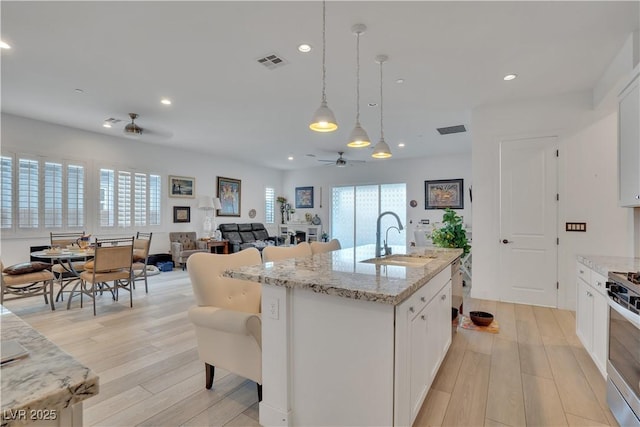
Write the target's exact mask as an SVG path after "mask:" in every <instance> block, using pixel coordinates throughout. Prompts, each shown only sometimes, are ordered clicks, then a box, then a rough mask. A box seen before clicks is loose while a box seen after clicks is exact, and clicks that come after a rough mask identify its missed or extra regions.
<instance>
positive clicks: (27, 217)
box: [18, 159, 40, 228]
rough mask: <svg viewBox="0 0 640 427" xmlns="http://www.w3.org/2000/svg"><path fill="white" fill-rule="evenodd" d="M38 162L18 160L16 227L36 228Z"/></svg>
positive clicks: (37, 225) (37, 212) (37, 224)
mask: <svg viewBox="0 0 640 427" xmlns="http://www.w3.org/2000/svg"><path fill="white" fill-rule="evenodd" d="M39 169H40V168H39V164H38V161H37V160H29V159H20V160H18V227H19V228H38V227H39V221H38V219H39V218H38V214H39V211H38V208H39V203H38V202H39V200H38V194H39V191H38V190H39V181H38V178H39Z"/></svg>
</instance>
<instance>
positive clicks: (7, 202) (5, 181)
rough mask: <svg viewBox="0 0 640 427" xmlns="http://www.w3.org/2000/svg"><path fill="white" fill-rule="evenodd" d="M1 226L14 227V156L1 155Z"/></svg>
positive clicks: (5, 227) (4, 227)
mask: <svg viewBox="0 0 640 427" xmlns="http://www.w3.org/2000/svg"><path fill="white" fill-rule="evenodd" d="M0 227H1V228H3V229H10V228H13V158H12V157H6V156H2V157H0Z"/></svg>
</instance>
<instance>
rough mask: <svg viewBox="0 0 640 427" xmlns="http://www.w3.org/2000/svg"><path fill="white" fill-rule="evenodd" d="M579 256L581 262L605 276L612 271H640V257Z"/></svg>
mask: <svg viewBox="0 0 640 427" xmlns="http://www.w3.org/2000/svg"><path fill="white" fill-rule="evenodd" d="M577 258H578V261H579V262H581V263H583V264H584V265H586V266H587V267H589V268H591V269H592V270H595V271H597V272H598V273H600V274H602V275H603V276H607V275H608V274H609V272H610V271H619V272H623V273H628V272H638V271H640V258H631V257H618V256H599V255H578V256H577Z"/></svg>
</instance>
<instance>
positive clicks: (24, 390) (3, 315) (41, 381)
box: [0, 305, 98, 427]
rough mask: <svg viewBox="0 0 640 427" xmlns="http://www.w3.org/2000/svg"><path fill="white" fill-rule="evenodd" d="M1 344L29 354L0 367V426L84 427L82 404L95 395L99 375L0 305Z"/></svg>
mask: <svg viewBox="0 0 640 427" xmlns="http://www.w3.org/2000/svg"><path fill="white" fill-rule="evenodd" d="M0 323H1V325H2V341H3V345H6V343H7V342H8V341H17V342H18V343H19V344H20V345H21V346H22V347H24V349H26V350H27V351H28V355H26V356H25V357H20V358H16V359H15V360H13V361H10V362H8V363H6V364H3V365H2V367H1V368H0V375H1V376H2V380H1V392H2V418H1V422H0V425H1V426H2V427H9V426H18V425H23V424H31V423H33V425H47V426H55V425H59V426H82V401H83V400H85V399H88V398H90V397H91V396H94V395H96V394H98V376H97V375H96V374H95V373H94V372H93V371H91V370H90V369H89V368H87V367H86V366H83V365H82V364H81V363H80V362H78V361H77V360H75V359H74V358H73V357H71V356H70V355H69V354H67V353H65V352H64V351H62V350H61V349H60V348H59V347H58V346H56V345H55V344H54V343H52V342H51V341H49V340H48V339H46V338H45V337H44V336H42V335H41V334H39V333H38V332H37V331H36V330H35V329H33V328H32V327H31V326H29V325H28V324H27V323H25V322H24V321H23V320H22V319H20V318H19V317H18V316H16V315H15V314H13V313H12V312H11V311H9V310H7V309H6V308H4V307H3V306H2V305H0Z"/></svg>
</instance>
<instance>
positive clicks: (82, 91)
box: [73, 89, 84, 93]
mask: <svg viewBox="0 0 640 427" xmlns="http://www.w3.org/2000/svg"><path fill="white" fill-rule="evenodd" d="M73 91H74V92H75V93H84V90H82V89H74V90H73Z"/></svg>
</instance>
